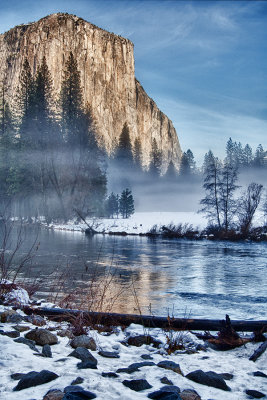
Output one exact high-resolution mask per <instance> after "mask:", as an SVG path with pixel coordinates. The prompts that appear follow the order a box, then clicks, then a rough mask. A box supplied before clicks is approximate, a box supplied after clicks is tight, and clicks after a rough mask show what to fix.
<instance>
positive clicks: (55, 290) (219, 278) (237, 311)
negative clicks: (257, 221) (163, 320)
mask: <svg viewBox="0 0 267 400" xmlns="http://www.w3.org/2000/svg"><path fill="white" fill-rule="evenodd" d="M35 237H36V231H35V229H27V232H26V236H25V240H24V243H23V246H24V251H25V249H26V248H27V247H29V246H30V244H31V243H32V242H33V240H34V238H35ZM38 242H39V243H40V245H39V248H38V251H37V252H36V254H35V256H34V258H33V261H32V267H31V270H30V277H29V272H27V273H26V272H25V271H24V272H23V274H20V279H24V280H25V281H26V282H28V283H29V282H30V281H34V280H37V281H39V284H40V287H39V288H38V291H37V293H36V294H35V296H37V297H38V298H46V299H47V298H49V296H50V298H52V299H53V300H55V297H57V298H63V297H65V296H66V295H67V294H68V293H70V292H71V293H72V296H69V301H72V302H75V301H76V302H80V303H82V305H83V307H87V308H90V307H95V308H96V304H99V297H101V296H102V295H104V297H106V298H105V307H108V306H107V305H109V308H110V307H111V305H112V310H113V311H114V312H128V313H138V312H139V310H140V309H141V311H142V313H144V314H149V313H152V314H155V315H162V316H164V315H165V316H166V315H167V314H168V313H169V314H170V315H174V316H175V317H184V316H185V317H199V318H224V316H225V314H226V313H227V314H229V315H230V317H231V318H232V319H252V320H253V319H255V320H256V319H266V300H267V279H266V270H267V266H266V260H267V244H266V243H250V242H235V243H231V242H223V241H221V242H215V241H206V240H202V241H189V240H184V239H179V240H168V239H150V238H147V237H139V236H126V237H119V236H108V235H105V236H104V235H95V236H93V237H90V236H86V235H85V234H83V233H80V232H67V231H56V230H55V231H53V230H46V229H41V230H40V231H39V233H38ZM92 281H93V284H92ZM92 292H93V296H94V297H95V298H94V299H92V298H91V296H90V294H92ZM82 293H83V294H84V293H85V294H87V295H88V296H87V298H86V300H85V298H84V297H83V296H82ZM51 294H52V297H51ZM96 298H97V301H96ZM81 299H82V300H81ZM115 300H116V301H115ZM113 302H114V304H113ZM101 304H102V303H101ZM66 305H68V301H65V303H64V306H66ZM102 305H103V304H102ZM97 307H99V306H97ZM106 309H108V308H106Z"/></svg>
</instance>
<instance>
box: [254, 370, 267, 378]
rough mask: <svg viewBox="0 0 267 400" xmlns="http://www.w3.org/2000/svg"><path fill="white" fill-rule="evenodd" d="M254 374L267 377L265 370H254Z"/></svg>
mask: <svg viewBox="0 0 267 400" xmlns="http://www.w3.org/2000/svg"><path fill="white" fill-rule="evenodd" d="M253 375H254V376H260V377H261V378H267V375H266V374H264V372H261V371H255V372H253Z"/></svg>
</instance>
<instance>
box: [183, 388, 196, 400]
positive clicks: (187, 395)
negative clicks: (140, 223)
mask: <svg viewBox="0 0 267 400" xmlns="http://www.w3.org/2000/svg"><path fill="white" fill-rule="evenodd" d="M180 396H181V399H182V400H201V397H200V396H199V394H198V393H197V392H196V391H195V390H193V389H185V390H183V391H182V392H181V393H180Z"/></svg>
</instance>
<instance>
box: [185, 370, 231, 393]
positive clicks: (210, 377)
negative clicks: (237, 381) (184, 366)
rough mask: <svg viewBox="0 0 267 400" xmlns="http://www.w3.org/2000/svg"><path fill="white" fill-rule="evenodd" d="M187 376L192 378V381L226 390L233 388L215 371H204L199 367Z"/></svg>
mask: <svg viewBox="0 0 267 400" xmlns="http://www.w3.org/2000/svg"><path fill="white" fill-rule="evenodd" d="M186 378H188V379H190V380H191V381H194V382H197V383H201V385H207V386H212V387H215V388H217V389H222V390H226V391H230V390H231V389H230V388H229V386H227V385H226V383H225V381H224V379H223V378H222V377H221V376H220V375H219V374H216V372H213V371H209V372H203V371H202V370H201V369H198V370H196V371H193V372H190V373H189V374H187V375H186Z"/></svg>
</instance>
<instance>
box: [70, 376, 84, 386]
mask: <svg viewBox="0 0 267 400" xmlns="http://www.w3.org/2000/svg"><path fill="white" fill-rule="evenodd" d="M83 382H84V379H83V378H81V377H80V376H77V378H76V379H74V381H72V382H71V386H73V385H80V383H83Z"/></svg>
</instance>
